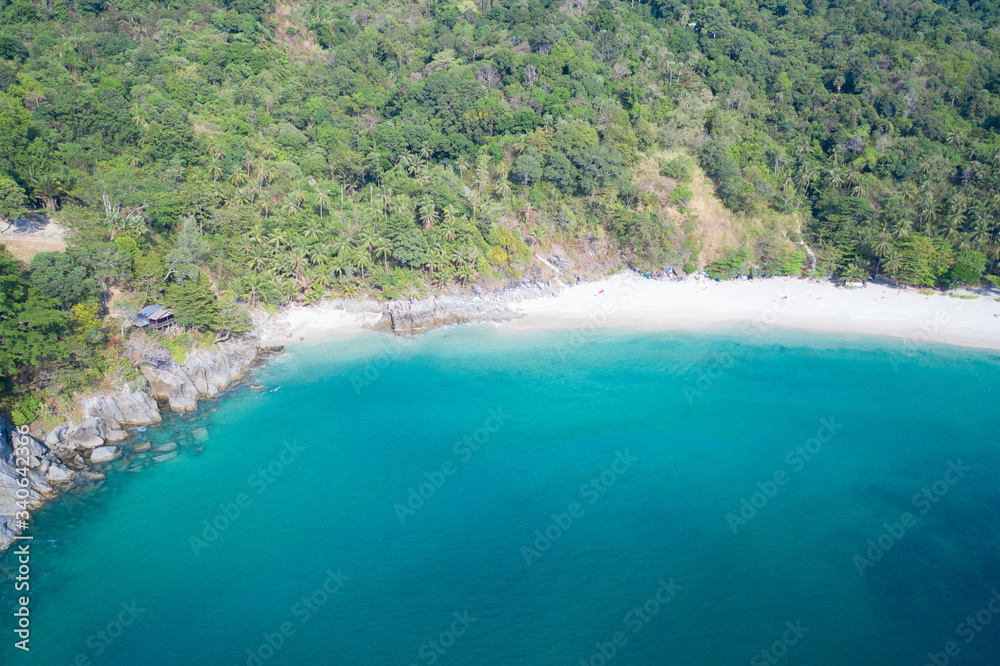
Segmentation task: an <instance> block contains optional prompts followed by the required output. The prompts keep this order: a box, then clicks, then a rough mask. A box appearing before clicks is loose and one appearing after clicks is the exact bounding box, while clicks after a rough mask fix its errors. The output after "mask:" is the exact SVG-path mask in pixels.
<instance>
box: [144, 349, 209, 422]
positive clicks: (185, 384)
mask: <svg viewBox="0 0 1000 666" xmlns="http://www.w3.org/2000/svg"><path fill="white" fill-rule="evenodd" d="M139 371H140V372H142V376H143V377H145V378H146V381H147V382H149V389H150V391H152V392H153V397H154V398H156V399H157V400H163V401H166V403H167V404H168V405H169V406H170V409H171V410H173V411H175V412H193V411H194V410H195V409H196V408H197V407H198V389H196V388H195V386H194V384H192V383H191V380H190V379H188V376H187V375H186V374H184V371H183V370H181V368H180V366H179V365H177V364H176V363H174V362H173V361H171V362H170V363H163V364H160V365H152V364H148V363H144V364H142V365H141V366H139Z"/></svg>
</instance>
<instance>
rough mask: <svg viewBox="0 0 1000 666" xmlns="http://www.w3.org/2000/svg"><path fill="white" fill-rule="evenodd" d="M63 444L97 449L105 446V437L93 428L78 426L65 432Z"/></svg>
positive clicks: (78, 447)
mask: <svg viewBox="0 0 1000 666" xmlns="http://www.w3.org/2000/svg"><path fill="white" fill-rule="evenodd" d="M62 444H63V445H64V446H65V447H67V448H71V449H96V448H97V447H99V446H104V438H103V437H101V436H100V435H99V434H98V432H97V431H96V430H95V429H93V428H86V427H83V426H76V427H73V428H70V429H68V430H67V431H66V432H65V433H64V434H63V437H62Z"/></svg>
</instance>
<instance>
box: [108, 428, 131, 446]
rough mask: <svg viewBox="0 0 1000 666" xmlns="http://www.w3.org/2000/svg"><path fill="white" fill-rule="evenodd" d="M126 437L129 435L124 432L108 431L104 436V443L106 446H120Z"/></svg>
mask: <svg viewBox="0 0 1000 666" xmlns="http://www.w3.org/2000/svg"><path fill="white" fill-rule="evenodd" d="M128 437H129V434H128V433H127V432H125V431H124V430H109V431H108V434H107V435H105V436H104V441H105V442H107V443H108V444H121V443H122V442H124V441H125V440H126V439H128Z"/></svg>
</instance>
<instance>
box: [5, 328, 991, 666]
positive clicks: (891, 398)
mask: <svg viewBox="0 0 1000 666" xmlns="http://www.w3.org/2000/svg"><path fill="white" fill-rule="evenodd" d="M251 381H252V382H253V383H257V384H263V385H265V386H266V387H267V388H266V389H264V390H259V389H258V390H254V389H251V388H250V386H249V384H250V382H247V383H244V384H241V385H240V386H239V387H237V388H235V389H233V390H231V391H229V392H227V394H226V395H224V396H223V397H222V398H220V399H219V400H217V401H210V402H206V403H203V404H202V408H201V410H200V411H199V412H198V413H196V414H194V415H189V416H185V417H176V416H170V417H168V418H167V419H166V420H165V423H164V425H163V426H161V427H159V428H151V429H149V430H147V431H145V432H143V433H142V434H141V435H140V437H139V439H138V440H137V441H150V442H152V443H153V444H154V445H155V446H162V445H164V444H165V443H168V442H176V443H177V445H178V448H177V451H178V455H176V456H174V457H172V458H171V459H166V460H162V461H161V462H153V460H152V457H153V456H156V455H164V454H162V453H157V452H151V453H141V454H135V455H131V456H129V457H127V458H124V459H122V460H119V461H117V462H115V463H113V464H111V465H109V466H108V476H107V481H106V482H105V483H104V484H101V485H100V486H96V487H94V488H92V489H90V490H88V491H85V492H81V493H77V494H75V495H73V496H69V497H65V498H63V499H61V500H60V501H58V502H57V503H55V504H54V505H53V506H51V507H49V508H47V509H45V510H43V511H40V512H38V513H37V514H36V515H35V516H34V517H33V524H32V526H31V527H30V529H29V533H30V534H32V535H34V537H35V538H34V541H33V544H32V559H31V603H30V608H31V611H32V614H31V642H30V647H31V651H30V652H29V653H24V652H22V651H20V650H17V649H15V648H14V642H15V640H17V637H16V636H15V635H14V632H13V629H14V626H15V618H13V617H12V615H11V613H12V611H13V608H14V604H15V598H16V593H15V592H14V581H13V580H12V579H10V578H11V577H12V576H13V575H14V572H15V570H16V567H17V562H16V559H15V557H14V556H13V553H12V551H8V552H7V553H5V554H4V555H3V556H0V602H2V605H0V609H2V611H3V618H2V619H0V630H2V633H0V637H2V644H0V664H4V665H7V664H22V663H23V664H44V665H45V666H57V665H63V666H64V665H68V664H78V665H79V666H86V665H87V664H120V665H123V666H156V665H161V664H170V665H173V664H184V665H200V664H206V665H221V666H232V665H254V664H256V665H262V664H268V665H271V664H362V665H368V664H371V665H374V666H381V665H399V666H409V665H411V664H417V665H420V664H424V665H427V666H431V665H433V664H457V665H463V666H479V665H486V664H490V665H492V664H503V665H520V664H524V665H549V664H552V665H556V664H565V665H566V666H579V664H584V665H589V666H602V665H604V664H623V665H625V664H641V665H644V664H650V665H661V664H662V665H669V664H751V666H753V665H756V664H776V663H781V664H879V665H896V664H910V665H913V666H920V665H921V664H935V666H941V665H942V664H945V663H950V664H997V663H1000V441H998V426H1000V355H998V354H996V353H991V352H985V351H978V350H969V349H959V348H949V347H927V346H925V347H922V348H920V349H913V348H912V347H910V348H904V346H903V345H902V343H901V342H899V341H896V340H891V339H888V338H857V337H831V336H824V335H818V334H805V333H791V332H779V333H772V334H769V335H768V336H765V337H762V338H759V339H757V340H756V341H754V342H753V343H752V344H748V343H746V342H744V341H741V337H740V336H739V335H738V334H737V333H735V332H726V331H713V332H701V333H690V332H689V333H650V332H637V331H631V332H627V331H599V332H593V331H592V332H588V331H548V332H532V333H524V332H515V331H508V330H505V329H503V328H502V327H501V328H493V327H489V326H479V327H465V328H456V329H447V330H440V331H435V332H432V333H430V334H428V335H426V336H423V337H419V338H417V339H412V340H403V341H397V340H393V339H390V338H388V337H386V336H382V335H377V334H358V335H355V336H350V337H344V338H336V339H330V340H326V341H323V342H317V343H308V344H305V343H304V344H299V345H295V346H293V347H290V348H289V350H288V351H287V352H286V353H285V354H284V355H282V356H279V357H276V358H274V359H273V360H272V361H271V362H270V363H269V364H268V365H266V366H264V367H262V368H258V369H256V370H255V371H254V373H253V376H252V378H251ZM200 428H204V431H202V430H198V429H200ZM167 448H171V447H169V446H168V447H167Z"/></svg>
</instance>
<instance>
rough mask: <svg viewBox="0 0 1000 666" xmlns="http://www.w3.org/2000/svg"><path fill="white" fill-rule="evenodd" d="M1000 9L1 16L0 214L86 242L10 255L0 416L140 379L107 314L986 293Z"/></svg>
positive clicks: (202, 7) (471, 7)
mask: <svg viewBox="0 0 1000 666" xmlns="http://www.w3.org/2000/svg"><path fill="white" fill-rule="evenodd" d="M997 11H998V10H997V7H993V6H992V5H988V4H976V5H974V6H973V5H970V4H968V3H967V2H965V0H961V1H959V2H952V3H946V4H935V3H933V2H896V1H894V0H879V1H878V2H876V1H875V0H862V1H860V2H858V1H854V0H835V1H829V0H812V1H811V2H809V3H808V4H802V3H798V2H791V1H790V2H783V1H781V0H777V1H774V2H764V3H759V4H758V3H747V2H740V1H723V2H712V3H706V2H692V3H691V4H690V5H686V4H682V3H681V2H671V1H660V0H654V1H653V2H650V3H644V2H631V1H630V2H619V1H615V0H601V1H599V2H595V1H590V0H557V1H556V2H551V3H549V2H545V1H536V0H531V1H528V2H511V3H508V4H501V3H494V2H492V1H491V0H478V1H475V2H474V1H473V0H462V1H461V2H457V3H456V2H447V1H445V0H431V1H430V2H413V3H400V2H398V1H396V0H385V1H383V2H377V3H370V4H367V3H363V2H341V3H331V2H319V1H314V2H311V3H308V2H293V3H288V4H280V5H276V4H274V3H273V2H269V1H267V0H232V1H231V2H226V3H223V4H219V5H215V4H205V3H199V2H192V1H189V0H176V1H172V2H162V1H160V0H156V1H154V2H136V1H135V0H121V1H119V2H114V3H112V2H106V1H105V0H74V1H72V2H66V1H65V0H44V1H39V2H34V3H33V2H30V1H29V0H4V3H3V9H2V11H0V218H3V217H11V216H15V215H17V214H20V213H23V212H25V211H28V210H39V211H44V212H47V213H48V214H51V215H52V216H54V217H55V218H56V219H58V220H60V221H61V222H63V223H64V224H65V225H66V226H68V227H71V228H72V229H74V233H73V235H72V237H71V239H70V246H69V249H68V250H67V252H66V253H65V254H64V253H41V254H38V255H36V256H35V258H34V259H33V260H32V262H31V266H30V270H27V271H26V270H24V269H27V268H28V267H20V266H18V265H17V263H16V262H14V261H13V260H12V259H10V258H9V257H4V256H0V308H2V310H0V337H2V341H0V368H2V371H3V377H4V379H3V382H4V384H3V385H2V386H0V391H2V392H3V395H4V396H5V399H4V404H3V407H5V408H6V409H7V410H13V411H15V412H16V413H15V414H14V416H15V420H18V421H25V420H27V421H30V420H33V419H34V418H36V417H39V416H43V415H44V412H45V410H46V409H48V407H45V406H43V405H45V404H47V403H44V402H43V401H41V400H40V398H42V397H46V396H47V397H48V403H52V404H53V405H54V404H55V403H56V396H58V395H65V394H68V393H69V392H72V391H73V390H76V389H80V388H84V387H86V386H91V385H93V384H94V383H95V382H96V381H98V380H99V379H100V377H101V376H105V377H111V379H109V380H108V381H121V380H123V379H131V380H133V381H141V379H138V378H137V377H136V376H135V374H134V370H133V369H132V368H131V367H130V366H129V364H128V363H122V362H121V359H123V358H124V357H125V348H126V346H127V345H126V341H125V340H123V339H122V335H121V333H120V327H119V326H117V325H116V324H115V322H111V323H106V322H107V320H102V319H101V316H102V315H105V314H107V313H108V312H114V313H124V314H125V315H128V314H129V313H131V312H134V311H135V310H136V309H137V308H139V307H142V306H143V305H145V304H147V303H150V302H158V303H165V304H167V305H169V306H172V307H173V308H174V309H175V311H176V313H177V315H178V320H179V321H180V322H181V323H182V324H184V325H185V326H186V327H188V328H189V331H190V332H189V333H188V334H185V335H184V336H182V338H181V339H177V338H169V339H167V338H163V341H164V342H165V343H166V344H168V346H169V347H170V348H171V349H172V350H177V354H183V353H184V351H183V349H184V347H185V346H189V345H192V344H209V345H210V344H212V341H213V340H214V339H217V338H222V337H225V336H227V335H229V334H231V333H233V332H239V331H242V330H246V328H247V327H248V326H249V323H248V317H247V314H246V308H247V307H248V306H257V305H263V306H265V307H273V306H278V305H282V304H285V303H288V302H289V301H291V300H304V301H307V302H311V301H315V300H318V299H321V298H323V297H325V296H329V295H335V294H336V295H343V296H355V295H370V296H374V297H377V298H399V297H405V296H410V295H415V294H422V293H426V292H427V291H428V290H430V289H435V288H440V287H443V286H445V285H449V284H466V283H470V282H479V283H482V284H485V285H487V286H489V285H497V284H500V283H503V282H506V281H509V280H511V279H515V278H520V277H524V276H527V277H531V276H533V275H534V274H535V273H534V271H535V268H534V262H535V258H534V257H535V254H536V253H537V254H540V255H543V256H552V255H553V254H557V255H559V256H560V257H562V258H569V259H570V261H569V263H568V264H567V265H568V266H569V267H570V268H569V269H568V270H567V272H568V273H570V274H571V275H572V274H574V273H575V274H576V275H578V276H579V275H587V274H592V273H595V272H607V271H608V270H613V269H615V268H619V267H623V266H630V267H633V268H636V269H638V270H641V271H650V272H658V271H661V270H663V269H664V268H666V267H667V266H676V267H678V268H680V267H682V266H683V267H685V269H686V270H688V271H693V270H696V269H698V268H699V266H703V265H704V264H705V263H706V262H709V266H708V270H709V272H710V274H712V275H716V276H720V277H726V276H732V275H736V274H745V273H748V272H757V273H763V274H783V273H792V274H797V273H800V272H803V271H809V270H813V271H815V272H816V273H817V274H821V275H832V276H834V277H836V278H838V279H850V280H858V279H869V278H871V277H876V276H883V275H884V276H887V277H889V278H892V279H895V280H898V281H900V282H903V283H907V284H914V285H924V286H934V285H944V286H947V285H950V284H954V283H957V282H961V283H967V284H978V283H980V282H982V281H983V280H989V281H992V282H993V283H994V284H996V283H997V281H998V278H997V273H998V260H1000V225H998V222H997V217H996V216H997V213H998V210H1000V133H998V131H997V125H998V121H1000V87H998V79H997V77H998V76H1000V55H998V54H997V53H996V52H995V51H996V50H997V49H1000V34H998V32H997V28H996V25H997ZM702 170H703V171H702ZM703 172H704V173H707V175H708V176H709V177H710V178H711V182H712V183H714V189H715V196H717V197H718V198H719V199H720V200H721V201H722V202H723V204H724V205H725V207H727V208H728V209H729V211H728V212H726V214H725V219H724V220H721V221H720V220H709V219H704V217H703V215H704V214H703V212H699V211H703V210H704V209H703V208H696V207H694V206H693V205H692V202H693V201H694V200H695V199H696V198H697V197H699V196H703V193H699V192H697V191H696V189H697V188H696V187H695V185H697V183H698V182H702V180H699V179H700V178H701V176H702V173H703ZM692 178H694V180H695V185H692ZM708 189H711V188H708ZM709 195H710V193H709V194H704V196H709ZM720 225H721V226H723V227H726V233H725V234H723V235H721V236H719V238H722V239H724V240H723V241H719V240H718V239H716V240H713V239H712V234H713V231H712V229H714V228H717V227H719V226H720ZM806 244H808V245H809V246H810V247H811V248H812V249H813V250H814V251H815V253H816V255H818V262H817V264H816V266H815V268H812V266H811V265H810V262H808V261H806V258H807V257H806V251H805V250H806V247H805V245H806ZM29 386H33V387H36V388H44V389H45V391H43V392H42V393H38V392H37V391H36V390H35V389H29V388H28V387H29ZM46 387H47V388H46Z"/></svg>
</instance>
